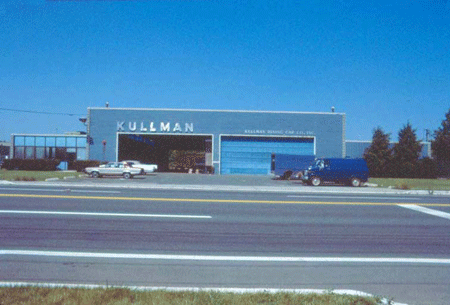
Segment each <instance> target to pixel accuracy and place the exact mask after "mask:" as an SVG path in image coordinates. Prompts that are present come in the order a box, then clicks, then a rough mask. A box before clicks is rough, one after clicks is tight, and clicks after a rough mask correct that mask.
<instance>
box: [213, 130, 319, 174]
mask: <svg viewBox="0 0 450 305" xmlns="http://www.w3.org/2000/svg"><path fill="white" fill-rule="evenodd" d="M273 153H275V154H290V155H314V139H313V138H275V137H273V138H272V137H236V136H223V137H222V140H221V152H220V173H221V174H223V175H229V174H249V175H268V174H270V163H271V155H272V154H273Z"/></svg>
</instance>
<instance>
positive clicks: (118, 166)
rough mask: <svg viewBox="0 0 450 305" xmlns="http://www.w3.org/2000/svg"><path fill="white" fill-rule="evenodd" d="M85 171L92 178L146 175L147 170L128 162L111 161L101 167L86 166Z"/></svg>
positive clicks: (127, 177) (126, 177)
mask: <svg viewBox="0 0 450 305" xmlns="http://www.w3.org/2000/svg"><path fill="white" fill-rule="evenodd" d="M84 171H85V172H86V173H87V174H88V175H91V177H92V178H100V177H102V176H123V177H124V178H125V179H130V178H133V176H136V175H145V171H144V169H142V168H139V167H132V166H130V165H129V164H127V163H126V162H109V163H107V164H103V165H100V166H99V167H86V168H85V169H84Z"/></svg>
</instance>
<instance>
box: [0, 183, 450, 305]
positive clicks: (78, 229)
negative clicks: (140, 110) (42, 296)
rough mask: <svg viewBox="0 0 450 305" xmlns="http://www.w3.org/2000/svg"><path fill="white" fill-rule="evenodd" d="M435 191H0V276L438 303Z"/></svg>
mask: <svg viewBox="0 0 450 305" xmlns="http://www.w3.org/2000/svg"><path fill="white" fill-rule="evenodd" d="M449 232H450V204H449V198H448V197H443V196H407V195H401V196H399V195H395V196H391V195H386V194H380V195H361V194H339V195H337V194H317V193H301V194H299V193H280V194H277V193H249V192H247V193H240V192H211V191H209V192H203V191H187V190H184V191H168V190H155V189H152V190H145V189H139V190H135V189H123V188H113V189H111V188H108V189H106V188H89V189H86V188H67V187H63V188H60V187H50V188H49V187H46V188H44V187H40V188H37V187H34V188H33V187H19V186H15V185H12V186H8V185H6V186H1V187H0V242H1V247H0V254H1V256H2V259H1V261H0V270H1V272H0V281H4V282H6V281H8V282H46V283H49V282H51V283H83V284H110V285H123V284H124V285H133V286H153V287H226V288H230V287H236V288H284V289H299V288H316V289H318V288H323V289H353V290H360V291H365V292H368V293H372V294H375V295H382V296H386V297H394V299H395V300H396V301H398V302H402V303H408V304H448V300H449V299H450V285H448V282H449V280H450V235H449Z"/></svg>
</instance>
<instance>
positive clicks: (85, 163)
mask: <svg viewBox="0 0 450 305" xmlns="http://www.w3.org/2000/svg"><path fill="white" fill-rule="evenodd" d="M99 165H100V161H96V160H81V161H72V162H69V169H71V170H76V171H77V172H82V171H83V170H84V169H85V168H86V167H97V166H99Z"/></svg>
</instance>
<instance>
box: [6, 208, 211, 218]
mask: <svg viewBox="0 0 450 305" xmlns="http://www.w3.org/2000/svg"><path fill="white" fill-rule="evenodd" d="M0 214H38V215H62V216H69V215H70V216H73V215H76V216H101V217H153V218H199V219H211V218H212V216H209V215H170V214H128V213H92V212H55V211H21V210H0Z"/></svg>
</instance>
